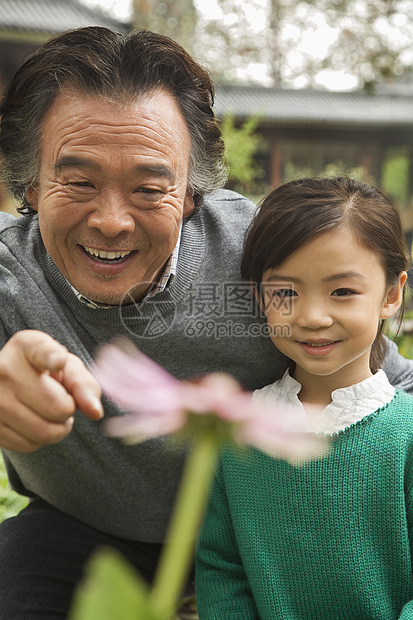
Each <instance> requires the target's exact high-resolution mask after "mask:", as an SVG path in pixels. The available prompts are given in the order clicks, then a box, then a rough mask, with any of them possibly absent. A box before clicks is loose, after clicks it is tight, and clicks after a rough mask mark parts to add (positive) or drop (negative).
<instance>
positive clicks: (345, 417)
mask: <svg viewBox="0 0 413 620" xmlns="http://www.w3.org/2000/svg"><path fill="white" fill-rule="evenodd" d="M300 390H301V384H300V383H299V382H298V381H296V380H295V379H294V378H293V377H291V376H290V373H289V371H288V370H287V371H286V373H285V374H284V376H283V377H282V379H279V380H278V381H276V382H275V383H272V384H270V385H267V386H265V387H263V388H262V389H261V390H256V391H255V392H254V395H253V399H254V400H255V399H256V400H257V401H259V402H261V403H263V404H267V405H271V404H275V401H278V402H280V401H281V402H286V403H289V404H290V405H292V406H291V407H289V408H288V416H291V417H294V418H295V419H294V420H293V419H291V426H292V427H296V428H299V429H300V430H302V431H311V432H317V433H325V434H327V435H331V434H333V433H337V432H339V431H342V430H345V429H346V428H348V427H349V426H351V425H352V424H355V423H356V422H358V421H359V420H361V419H362V418H364V417H366V416H367V415H369V414H370V413H373V412H374V411H376V410H377V409H379V408H380V407H384V406H385V405H387V404H388V403H389V402H390V401H391V400H392V399H393V397H394V394H395V388H394V387H393V386H392V385H391V384H390V383H389V380H388V379H387V376H386V373H385V372H384V371H383V370H379V371H378V372H376V374H374V375H373V376H371V377H368V378H367V379H365V380H364V381H361V383H356V384H355V385H351V386H349V387H344V388H339V389H337V390H334V391H333V392H332V394H331V403H330V404H328V405H327V407H325V409H323V410H322V411H320V412H319V413H317V415H315V416H314V417H312V418H311V420H310V419H309V418H308V417H307V415H306V413H305V411H304V407H303V405H302V403H301V402H300V400H299V398H298V394H299V392H300ZM289 426H290V423H289Z"/></svg>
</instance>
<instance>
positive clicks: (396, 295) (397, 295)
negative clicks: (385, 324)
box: [380, 271, 407, 319]
mask: <svg viewBox="0 0 413 620" xmlns="http://www.w3.org/2000/svg"><path fill="white" fill-rule="evenodd" d="M406 280H407V273H406V272H405V271H401V272H400V273H399V278H398V280H397V283H396V284H395V285H394V286H392V287H391V289H389V291H388V292H387V295H386V299H385V302H384V306H383V309H382V311H381V314H380V318H381V319H390V317H392V316H394V315H395V314H396V312H397V310H398V309H399V308H400V305H401V303H402V300H403V287H404V284H405V282H406Z"/></svg>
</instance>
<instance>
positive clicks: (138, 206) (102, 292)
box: [28, 90, 193, 304]
mask: <svg viewBox="0 0 413 620" xmlns="http://www.w3.org/2000/svg"><path fill="white" fill-rule="evenodd" d="M190 147H191V140H190V135H189V132H188V129H187V126H186V123H185V120H184V118H183V116H182V114H181V112H180V110H179V107H178V105H177V103H176V101H175V99H174V97H173V96H172V95H171V94H170V93H169V92H167V91H165V90H155V91H153V92H152V93H150V94H149V95H147V96H144V97H142V98H140V99H138V100H137V101H133V102H130V103H128V104H125V105H123V104H122V103H113V102H111V101H108V100H106V99H104V98H102V97H99V96H97V95H83V94H82V93H77V92H76V91H73V90H66V91H63V92H62V93H61V94H60V95H59V96H58V97H57V99H56V100H55V102H54V104H53V105H52V107H51V108H50V110H49V112H48V113H47V115H46V117H45V119H44V122H43V125H42V142H41V150H40V166H39V183H38V185H37V187H36V188H35V189H31V190H29V192H28V199H29V202H30V204H31V205H32V206H33V208H35V209H36V210H37V211H38V216H39V226H40V232H41V235H42V239H43V242H44V244H45V247H46V249H47V251H48V253H49V255H50V256H51V258H52V259H53V261H54V262H55V264H56V265H57V267H58V268H59V270H60V271H61V272H62V274H63V275H64V277H65V278H66V279H67V280H68V281H69V282H70V283H71V284H72V285H73V286H74V287H75V288H76V289H77V290H78V291H79V292H80V293H82V294H83V295H84V296H85V297H87V298H89V299H92V300H94V301H96V302H100V303H107V304H119V303H120V302H121V301H122V298H123V297H124V296H125V294H126V293H127V292H128V291H130V290H132V289H133V290H135V291H136V292H135V293H134V296H135V298H136V299H140V298H142V297H143V296H144V294H145V292H146V291H147V290H148V288H149V283H150V282H154V281H158V279H159V277H160V276H161V274H162V271H163V267H164V265H165V262H166V261H167V260H168V258H169V256H170V255H171V253H172V251H173V249H174V247H175V245H176V243H177V240H178V235H179V228H180V225H181V222H182V218H183V217H186V216H188V215H189V214H190V213H191V211H192V209H193V201H192V197H191V196H190V195H189V193H188V190H187V185H188V167H189V152H190ZM140 282H142V283H146V284H145V285H144V286H142V287H140V288H139V287H138V288H136V285H137V284H139V283H140Z"/></svg>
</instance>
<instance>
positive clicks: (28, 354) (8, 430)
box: [0, 330, 103, 452]
mask: <svg viewBox="0 0 413 620" xmlns="http://www.w3.org/2000/svg"><path fill="white" fill-rule="evenodd" d="M100 396H101V390H100V386H99V384H98V382H97V381H96V379H95V377H94V376H93V375H92V374H91V373H90V372H89V370H87V368H86V366H85V365H84V364H83V362H82V361H81V360H80V359H79V358H78V357H76V356H75V355H73V354H71V353H69V352H68V351H67V349H66V348H65V347H64V346H62V345H61V344H59V343H58V342H56V341H55V340H53V338H51V337H50V336H49V335H47V334H45V333H43V332H41V331H34V330H25V331H20V332H17V333H16V334H15V335H14V336H12V338H10V340H9V341H8V342H7V344H6V345H5V346H4V347H3V349H2V350H1V351H0V447H2V448H5V449H7V450H15V451H17V452H33V451H34V450H37V448H40V447H41V446H43V445H47V444H54V443H58V442H59V441H61V440H62V439H64V438H65V437H66V436H67V435H68V434H69V433H70V431H71V430H72V427H73V421H74V419H73V414H74V412H75V410H76V408H79V409H80V410H81V411H82V413H83V414H84V415H85V416H87V417H88V418H90V419H91V420H99V419H100V418H101V417H102V416H103V408H102V403H101V401H100Z"/></svg>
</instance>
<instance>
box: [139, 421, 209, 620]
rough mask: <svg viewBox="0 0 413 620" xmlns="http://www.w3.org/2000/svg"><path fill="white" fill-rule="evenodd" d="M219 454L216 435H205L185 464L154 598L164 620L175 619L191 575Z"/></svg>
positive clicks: (157, 576)
mask: <svg viewBox="0 0 413 620" xmlns="http://www.w3.org/2000/svg"><path fill="white" fill-rule="evenodd" d="M218 450H219V442H218V440H217V437H216V435H215V433H212V432H210V433H204V434H203V435H202V436H201V437H200V438H199V440H198V441H197V443H195V444H194V446H193V448H192V451H191V452H190V454H189V456H188V458H187V461H186V464H185V468H184V473H183V477H182V482H181V486H180V488H179V492H178V497H177V500H176V504H175V508H174V511H173V514H172V520H171V523H170V526H169V530H168V536H167V542H166V544H165V546H164V548H163V551H162V554H161V558H160V561H159V565H158V568H157V571H156V575H155V579H154V585H153V591H152V594H151V597H152V598H153V604H154V605H155V607H156V609H157V610H158V613H159V615H160V617H162V618H165V620H170V619H172V618H173V617H174V614H175V612H176V609H177V606H178V601H179V598H180V596H182V590H183V588H184V585H185V582H186V579H187V578H188V575H189V571H190V568H191V564H192V561H193V552H194V547H195V539H196V536H197V533H198V530H199V527H200V524H201V519H202V516H203V512H204V509H205V504H206V501H207V499H208V493H209V485H210V482H211V479H212V476H213V473H214V466H215V461H216V458H217V455H218Z"/></svg>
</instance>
